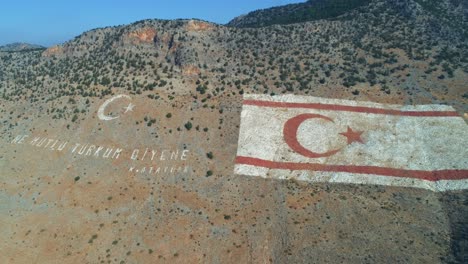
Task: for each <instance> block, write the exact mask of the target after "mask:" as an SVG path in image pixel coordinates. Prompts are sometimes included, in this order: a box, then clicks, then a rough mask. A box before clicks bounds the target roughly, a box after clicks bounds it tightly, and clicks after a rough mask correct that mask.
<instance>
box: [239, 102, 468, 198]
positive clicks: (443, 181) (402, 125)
mask: <svg viewBox="0 0 468 264" xmlns="http://www.w3.org/2000/svg"><path fill="white" fill-rule="evenodd" d="M235 172H236V173H237V174H242V175H249V176H260V177H265V178H274V179H287V178H296V179H298V180H304V181H312V182H313V181H319V182H326V181H327V182H342V183H357V184H366V183H367V184H381V185H395V186H407V187H417V188H425V189H430V190H434V191H445V190H456V189H466V188H468V126H467V125H466V123H465V121H464V120H463V118H461V117H460V116H458V114H457V112H456V111H455V110H454V109H453V108H452V107H450V106H445V105H417V106H401V105H387V104H377V103H371V102H359V101H349V100H337V99H325V98H317V97H309V96H294V95H282V96H267V95H245V96H244V105H243V108H242V114H241V127H240V135H239V144H238V151H237V158H236V166H235Z"/></svg>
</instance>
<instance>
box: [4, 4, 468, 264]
mask: <svg viewBox="0 0 468 264" xmlns="http://www.w3.org/2000/svg"><path fill="white" fill-rule="evenodd" d="M317 3H325V2H323V1H310V3H308V4H317ZM356 3H358V1H356ZM293 7H294V6H293ZM294 8H295V7H294ZM294 8H292V9H291V6H289V7H287V8H286V9H287V10H294ZM280 9H281V8H280ZM280 9H275V10H280ZM466 10H467V6H466V3H465V1H459V0H443V1H435V0H372V1H370V2H369V3H368V4H365V5H360V6H358V7H355V8H354V7H353V8H351V9H348V8H346V9H344V10H343V9H339V12H338V11H333V12H331V13H333V17H332V18H330V19H328V16H326V17H322V16H314V17H313V21H307V22H301V23H293V22H296V16H294V15H292V16H291V17H292V18H294V19H292V20H287V21H277V20H272V21H266V22H262V21H264V17H265V16H264V15H261V14H262V12H259V13H256V14H253V15H247V16H246V17H245V18H244V19H242V18H240V19H236V21H237V22H235V23H234V22H232V23H230V26H223V25H217V24H213V23H209V22H206V21H200V20H174V21H167V20H143V21H138V22H135V23H133V24H130V25H124V26H116V27H106V28H100V29H94V30H90V31H88V32H84V33H83V34H81V35H79V36H77V37H76V38H74V39H72V40H70V41H68V42H66V43H64V44H63V45H59V46H54V47H50V48H48V49H47V50H35V51H28V52H0V124H1V126H0V137H1V140H2V141H1V148H0V168H1V173H0V198H1V199H2V200H4V201H6V202H5V203H3V204H4V205H0V213H1V215H2V216H1V218H0V222H1V223H2V225H4V226H8V228H4V229H2V231H0V234H1V235H0V238H1V239H0V253H1V254H0V255H2V256H5V258H6V259H7V263H8V262H10V263H31V262H39V263H77V262H80V263H83V262H85V263H99V262H102V263H144V262H147V263H151V262H156V261H158V262H175V263H193V262H198V263H206V262H210V263H211V262H213V263H219V262H223V263H239V262H241V263H259V262H262V263H263V262H272V263H302V262H304V263H307V262H310V261H308V260H314V261H315V260H316V261H317V262H320V263H326V262H329V263H337V262H346V263H363V262H367V263H370V262H388V261H389V260H390V261H391V262H402V263H408V262H421V263H429V262H430V263H451V262H456V261H457V260H460V259H462V258H463V257H464V256H466V255H463V254H464V253H463V252H466V250H464V249H465V248H466V247H464V245H466V244H463V243H466V236H464V235H463V234H466V226H468V225H467V222H466V217H463V216H464V215H466V214H467V212H468V207H467V203H466V201H467V198H466V197H467V192H466V191H460V192H453V193H450V195H445V194H438V193H433V192H430V191H426V190H419V189H410V188H400V187H388V188H387V187H382V186H360V185H349V186H348V185H339V184H326V183H323V184H307V183H303V182H297V181H294V180H290V181H271V180H263V179H254V178H251V177H242V176H239V175H233V163H234V158H235V155H236V149H237V140H238V133H239V130H238V129H239V122H240V109H241V106H242V95H243V94H245V93H260V94H283V93H292V94H303V95H313V96H322V97H329V98H342V99H353V100H368V101H374V102H381V103H398V104H425V103H438V104H449V105H452V106H454V107H455V108H456V109H457V111H459V113H460V115H465V117H466V118H468V117H467V116H466V114H465V113H467V112H468V90H467V88H466V82H467V80H468V60H467V59H468V42H467V35H466V32H467V31H466V30H467V28H468V27H467V26H468V25H467V22H466V17H467V11H466ZM275 12H276V11H275ZM288 12H289V11H288ZM291 12H292V11H291ZM294 12H296V11H294ZM294 12H292V13H291V14H294ZM279 14H282V13H281V12H279ZM307 14H308V13H307ZM251 17H257V18H255V19H250V18H251ZM247 18H249V19H248V20H245V19H247ZM324 18H326V19H324ZM302 20H303V19H299V20H298V21H302ZM307 20H309V18H307ZM242 21H246V22H245V23H244V22H242ZM252 21H253V22H252ZM252 23H253V24H252ZM278 23H279V24H278ZM284 23H287V24H286V25H285V24H284ZM267 24H268V25H269V24H273V25H271V26H266V27H261V25H267ZM250 26H252V27H253V28H250ZM244 27H245V28H244ZM119 94H125V95H127V96H129V97H131V98H132V101H131V103H132V104H133V105H134V109H133V108H132V107H131V105H128V106H127V105H125V106H123V105H122V106H121V105H117V104H115V105H114V106H113V108H112V107H109V109H108V110H109V112H110V113H114V115H115V114H116V113H120V119H118V120H115V122H106V121H103V120H101V119H99V118H98V117H97V113H98V111H99V108H100V106H102V105H103V103H104V102H105V100H108V99H109V98H110V97H112V96H113V95H119ZM122 107H127V110H126V111H128V113H124V112H123V111H122V109H121V108H122ZM130 109H132V110H130ZM19 134H30V135H31V137H32V138H34V137H41V138H49V139H54V140H61V141H68V142H78V143H79V144H83V145H84V144H88V146H89V144H94V145H95V146H97V145H100V146H114V147H115V146H121V147H122V148H123V149H125V150H127V148H128V151H130V152H129V153H125V150H124V152H123V154H122V156H124V154H127V155H129V156H130V155H131V154H132V152H131V151H132V150H133V149H141V152H144V150H145V149H151V148H153V149H155V150H162V149H171V150H173V149H177V150H181V151H182V150H186V149H188V150H190V151H191V152H190V153H191V155H190V157H189V158H188V160H187V163H188V164H189V165H190V172H189V173H166V174H159V175H156V176H155V175H151V174H147V173H146V174H145V173H136V172H134V171H129V168H128V167H129V165H131V164H134V163H131V162H134V161H131V159H130V158H128V160H130V161H128V160H123V159H121V160H112V159H104V158H99V157H97V158H96V157H94V156H93V155H88V156H87V155H86V153H87V152H86V149H84V150H83V152H82V154H77V153H72V154H70V153H67V154H65V153H60V152H56V151H55V152H54V151H50V150H48V149H45V148H44V147H36V146H31V145H29V144H26V145H12V144H10V143H9V142H11V141H12V140H13V139H14V138H15V137H16V136H17V135H19ZM70 144H71V143H70ZM78 152H79V149H78ZM135 162H136V161H135ZM171 162H172V161H171ZM169 164H175V165H169V166H177V164H178V163H177V162H176V161H174V162H172V163H169ZM141 167H143V165H141Z"/></svg>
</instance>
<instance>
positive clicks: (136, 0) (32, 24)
mask: <svg viewBox="0 0 468 264" xmlns="http://www.w3.org/2000/svg"><path fill="white" fill-rule="evenodd" d="M299 2H305V0H235V1H234V0H198V1H188V0H165V1H163V0H153V1H151V0H133V1H122V0H114V1H111V0H95V1H92V0H81V1H67V0H61V1H56V0H49V1H48V0H42V1H38V0H23V1H13V0H4V1H2V2H1V3H0V45H4V44H8V43H12V42H27V43H33V44H40V45H44V46H50V45H53V44H59V43H63V42H65V41H67V40H69V39H71V38H73V37H75V36H77V35H79V34H81V33H82V32H83V31H87V30H90V29H93V28H98V27H106V26H115V25H122V24H128V23H132V22H135V21H138V20H142V19H147V18H161V19H175V18H200V19H203V20H208V21H211V22H216V23H220V24H224V23H227V22H228V21H229V20H231V19H232V18H234V17H236V16H238V15H241V14H245V13H248V12H250V11H253V10H256V9H260V8H267V7H272V6H278V5H285V4H290V3H299Z"/></svg>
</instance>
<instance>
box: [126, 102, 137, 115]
mask: <svg viewBox="0 0 468 264" xmlns="http://www.w3.org/2000/svg"><path fill="white" fill-rule="evenodd" d="M134 107H135V105H134V104H132V103H129V104H128V106H127V107H124V109H125V112H124V114H125V113H127V112H129V111H130V112H133V108H134Z"/></svg>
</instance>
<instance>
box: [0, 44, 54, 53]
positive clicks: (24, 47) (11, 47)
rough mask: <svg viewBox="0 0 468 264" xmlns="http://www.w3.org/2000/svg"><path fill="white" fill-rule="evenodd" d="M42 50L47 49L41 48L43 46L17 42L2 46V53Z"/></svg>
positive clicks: (0, 47) (0, 49)
mask: <svg viewBox="0 0 468 264" xmlns="http://www.w3.org/2000/svg"><path fill="white" fill-rule="evenodd" d="M41 49H46V47H44V46H41V45H36V44H29V43H21V42H15V43H11V44H7V45H4V46H0V51H3V52H17V51H31V50H41Z"/></svg>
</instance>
